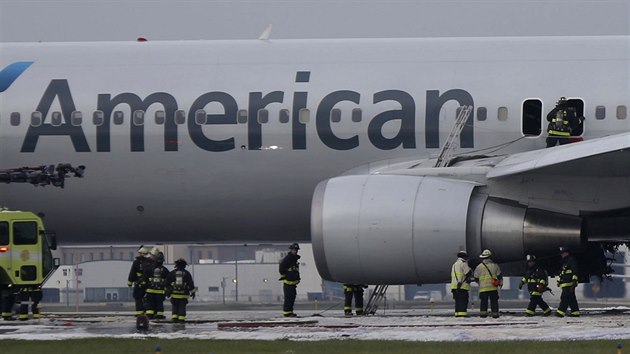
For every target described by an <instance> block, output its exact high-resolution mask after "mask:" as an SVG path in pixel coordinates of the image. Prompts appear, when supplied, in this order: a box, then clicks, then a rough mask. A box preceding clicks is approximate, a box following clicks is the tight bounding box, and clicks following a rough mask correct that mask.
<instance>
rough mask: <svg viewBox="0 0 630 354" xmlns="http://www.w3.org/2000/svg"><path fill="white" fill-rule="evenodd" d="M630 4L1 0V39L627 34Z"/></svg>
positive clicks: (584, 0) (592, 0)
mask: <svg viewBox="0 0 630 354" xmlns="http://www.w3.org/2000/svg"><path fill="white" fill-rule="evenodd" d="M629 17H630V0H573V1H569V0H520V1H517V0H416V1H411V0H391V1H384V0H334V1H333V0H314V1H313V0H275V1H272V0H206V1H200V0H178V1H176V0H157V1H147V0H145V1H142V0H0V41H7V42H16V41H46V42H51V41H89V40H98V41H101V40H134V39H135V38H136V37H138V36H144V37H147V38H148V39H150V40H165V39H253V38H257V37H258V36H259V35H260V33H261V32H262V31H263V30H264V28H265V27H266V26H267V25H268V24H270V23H271V24H273V32H272V38H340V37H432V36H488V35H500V36H510V35H518V36H522V35H589V34H592V35H601V34H629V33H630V29H629V26H630V25H629Z"/></svg>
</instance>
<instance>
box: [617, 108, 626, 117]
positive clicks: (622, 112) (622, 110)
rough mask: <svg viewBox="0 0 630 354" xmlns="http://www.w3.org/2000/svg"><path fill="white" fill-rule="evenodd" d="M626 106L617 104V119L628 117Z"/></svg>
mask: <svg viewBox="0 0 630 354" xmlns="http://www.w3.org/2000/svg"><path fill="white" fill-rule="evenodd" d="M626 117H627V112H626V106H617V119H626Z"/></svg>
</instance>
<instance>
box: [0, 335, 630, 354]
mask: <svg viewBox="0 0 630 354" xmlns="http://www.w3.org/2000/svg"><path fill="white" fill-rule="evenodd" d="M158 344H159V345H160V347H161V353H162V354H171V353H185V354H193V353H202V354H209V353H213V354H226V353H239V354H241V353H278V354H304V353H318V354H319V353H388V354H390V353H394V354H395V353H418V354H420V353H427V354H440V353H465V354H477V353H479V354H488V353H509V354H521V353H563V354H566V353H571V354H578V353H589V354H592V353H611V354H614V353H617V341H615V340H599V341H569V342H539V341H514V342H512V341H510V342H488V343H482V342H456V343H455V342H405V341H358V340H326V341H316V342H294V341H288V340H277V341H254V340H190V339H177V340H162V339H153V338H149V339H144V340H142V339H116V338H94V339H75V340H63V341H21V340H2V341H1V346H0V352H2V353H3V354H8V353H28V354H32V353H37V354H45V353H87V354H98V353H116V354H123V353H145V354H154V353H156V351H155V349H156V345H158ZM626 345H630V344H626Z"/></svg>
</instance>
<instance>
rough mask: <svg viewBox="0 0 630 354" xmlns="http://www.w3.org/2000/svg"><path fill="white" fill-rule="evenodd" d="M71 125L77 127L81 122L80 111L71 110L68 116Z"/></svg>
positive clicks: (81, 115)
mask: <svg viewBox="0 0 630 354" xmlns="http://www.w3.org/2000/svg"><path fill="white" fill-rule="evenodd" d="M70 120H71V123H72V125H73V126H75V127H78V126H80V125H81V124H83V113H81V112H80V111H74V112H72V117H71V118H70Z"/></svg>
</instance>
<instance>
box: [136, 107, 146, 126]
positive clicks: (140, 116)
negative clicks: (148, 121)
mask: <svg viewBox="0 0 630 354" xmlns="http://www.w3.org/2000/svg"><path fill="white" fill-rule="evenodd" d="M133 125H135V126H141V125H144V111H143V110H137V111H134V112H133Z"/></svg>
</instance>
